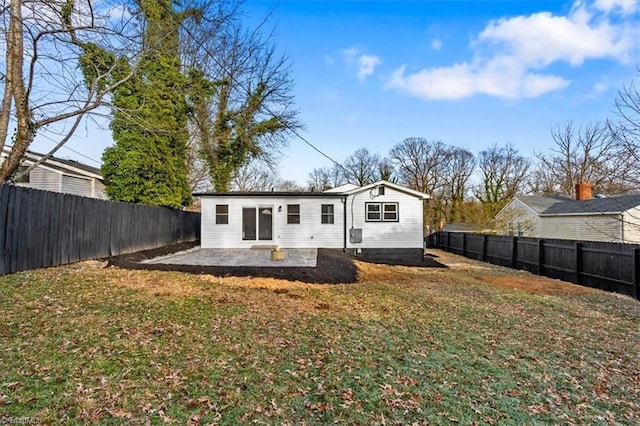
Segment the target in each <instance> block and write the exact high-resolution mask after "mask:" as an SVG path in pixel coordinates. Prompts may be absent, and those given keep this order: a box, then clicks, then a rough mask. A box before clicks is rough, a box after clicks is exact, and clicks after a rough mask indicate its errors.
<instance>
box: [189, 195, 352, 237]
mask: <svg viewBox="0 0 640 426" xmlns="http://www.w3.org/2000/svg"><path fill="white" fill-rule="evenodd" d="M340 198H341V197H339V196H337V197H335V198H333V197H331V198H329V197H308V196H306V197H296V198H291V197H277V196H274V197H266V196H254V197H252V196H249V195H248V196H246V197H244V196H232V197H224V196H212V197H208V196H204V197H202V204H201V207H202V219H201V220H202V234H201V244H202V247H203V248H231V247H233V248H250V247H251V246H253V245H256V244H265V243H268V244H274V245H276V244H277V245H279V246H280V247H282V248H319V247H323V248H342V247H343V231H344V223H343V220H342V218H343V211H342V209H343V206H344V204H343V203H342V202H341V201H340ZM216 204H228V205H229V224H228V225H216V223H215V205H216ZM287 204H299V205H300V224H288V223H287V216H288V215H287ZM322 204H332V205H333V206H334V211H335V212H336V213H335V215H334V217H335V223H333V224H322V223H321V212H322V210H321V205H322ZM243 207H245V208H251V207H271V208H273V210H272V211H273V239H272V240H271V241H268V242H266V241H264V242H260V241H257V240H253V241H252V240H245V241H243V240H242V208H243ZM279 207H282V208H281V209H280V208H279Z"/></svg>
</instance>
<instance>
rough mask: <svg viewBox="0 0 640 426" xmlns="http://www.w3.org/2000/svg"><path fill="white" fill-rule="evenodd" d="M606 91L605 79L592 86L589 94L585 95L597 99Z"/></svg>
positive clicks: (607, 86) (607, 85)
mask: <svg viewBox="0 0 640 426" xmlns="http://www.w3.org/2000/svg"><path fill="white" fill-rule="evenodd" d="M607 90H609V83H607V81H606V79H602V80H600V81H598V82H596V83H594V84H593V87H592V88H591V92H590V93H589V94H588V95H587V97H588V98H597V97H598V96H600V95H601V94H603V93H604V92H606V91H607Z"/></svg>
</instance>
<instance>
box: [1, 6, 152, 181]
mask: <svg viewBox="0 0 640 426" xmlns="http://www.w3.org/2000/svg"><path fill="white" fill-rule="evenodd" d="M7 3H8V6H7ZM124 5H125V3H122V4H120V5H117V4H114V3H108V2H104V3H100V4H96V3H94V2H93V1H91V0H82V1H78V2H74V1H71V0H68V1H62V0H59V1H53V2H50V1H29V2H27V1H23V0H8V2H5V5H4V7H3V14H2V20H1V21H0V25H2V36H3V40H2V41H1V42H2V44H3V45H4V47H5V61H3V63H2V64H1V65H0V66H2V67H4V69H2V70H0V74H1V75H2V77H3V78H2V79H0V87H1V90H2V92H3V94H2V104H1V105H0V149H1V148H3V147H5V146H9V148H10V152H9V155H8V157H7V159H6V160H5V161H4V162H3V163H2V165H0V184H2V183H4V182H5V181H7V180H8V179H9V178H10V177H11V176H12V175H13V174H14V173H15V172H16V170H17V169H18V166H19V164H20V161H21V160H22V159H23V157H24V155H25V152H26V151H27V149H28V148H29V146H30V144H31V143H32V142H33V140H34V138H35V137H36V135H37V134H38V133H41V132H50V133H52V134H53V135H55V137H56V140H57V144H56V146H55V147H54V148H53V149H52V150H51V151H50V152H49V153H48V154H47V155H45V156H44V157H43V159H42V160H41V161H45V160H46V159H48V158H50V156H51V155H53V154H54V153H55V152H56V151H57V150H58V149H59V148H60V147H62V145H64V144H65V143H66V142H67V141H68V140H69V139H70V138H71V136H72V135H73V134H74V132H75V131H76V129H77V128H78V127H79V125H80V123H81V121H82V119H83V117H85V116H86V114H89V113H92V112H97V111H98V109H99V108H100V107H102V106H104V105H106V104H107V103H108V100H109V94H110V93H111V92H112V90H114V89H115V88H116V87H119V86H120V85H122V84H124V83H125V82H126V81H127V80H128V79H129V78H130V77H131V76H132V75H133V73H134V72H135V68H133V67H131V68H129V69H130V71H128V72H123V69H124V68H123V67H122V66H121V65H122V64H123V63H127V65H128V64H131V63H135V58H136V57H137V55H138V54H139V52H140V51H141V48H142V45H141V44H140V42H139V41H140V38H139V37H138V36H139V31H140V29H139V27H138V26H137V25H136V24H135V22H134V21H133V18H132V17H131V16H129V15H128V13H125V12H122V13H121V14H120V16H119V17H118V16H117V14H114V13H113V11H114V10H118V6H120V7H121V10H125V9H124ZM148 48H150V46H148ZM10 125H11V126H15V134H14V135H13V136H12V137H11V139H12V142H13V143H12V145H9V144H8V142H9V128H10ZM38 164H39V163H36V164H34V165H33V166H32V168H33V167H36V166H37V165H38Z"/></svg>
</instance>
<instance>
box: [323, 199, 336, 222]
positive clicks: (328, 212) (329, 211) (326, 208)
mask: <svg viewBox="0 0 640 426" xmlns="http://www.w3.org/2000/svg"><path fill="white" fill-rule="evenodd" d="M320 223H323V224H332V223H334V217H333V204H323V205H322V219H321V222H320Z"/></svg>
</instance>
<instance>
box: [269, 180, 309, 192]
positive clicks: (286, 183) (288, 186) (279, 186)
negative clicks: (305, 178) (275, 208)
mask: <svg viewBox="0 0 640 426" xmlns="http://www.w3.org/2000/svg"><path fill="white" fill-rule="evenodd" d="M275 189H276V190H277V191H285V192H303V191H304V188H303V187H301V186H300V185H298V182H296V181H295V180H291V179H287V180H278V181H277V182H276V186H275Z"/></svg>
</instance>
